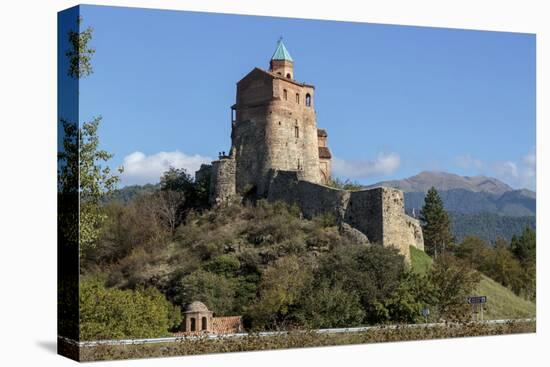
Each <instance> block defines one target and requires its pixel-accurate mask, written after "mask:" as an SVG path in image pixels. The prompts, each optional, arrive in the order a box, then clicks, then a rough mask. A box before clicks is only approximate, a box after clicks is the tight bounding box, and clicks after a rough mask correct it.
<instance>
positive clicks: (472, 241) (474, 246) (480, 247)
mask: <svg viewBox="0 0 550 367" xmlns="http://www.w3.org/2000/svg"><path fill="white" fill-rule="evenodd" d="M490 253H491V250H490V249H489V246H488V244H487V243H486V242H485V241H483V240H482V239H481V238H479V237H476V236H468V237H466V238H465V239H464V241H462V243H461V244H460V245H459V246H457V247H456V251H455V254H456V256H457V257H459V258H460V259H462V260H464V261H466V262H467V263H468V264H469V265H470V266H471V267H472V268H474V269H481V268H482V267H483V265H484V263H485V262H486V260H487V258H488V257H489V255H490Z"/></svg>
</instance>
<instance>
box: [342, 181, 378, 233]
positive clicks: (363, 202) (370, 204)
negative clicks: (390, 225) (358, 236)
mask: <svg viewBox="0 0 550 367" xmlns="http://www.w3.org/2000/svg"><path fill="white" fill-rule="evenodd" d="M344 220H345V221H346V223H349V224H350V225H351V226H353V227H354V228H357V229H358V230H360V231H361V232H363V233H365V234H366V235H367V237H368V238H369V241H370V242H372V243H378V244H383V242H384V232H383V220H382V196H381V195H380V192H379V191H378V190H377V189H373V190H362V191H352V192H351V193H350V202H349V205H348V206H347V208H346V212H345V216H344Z"/></svg>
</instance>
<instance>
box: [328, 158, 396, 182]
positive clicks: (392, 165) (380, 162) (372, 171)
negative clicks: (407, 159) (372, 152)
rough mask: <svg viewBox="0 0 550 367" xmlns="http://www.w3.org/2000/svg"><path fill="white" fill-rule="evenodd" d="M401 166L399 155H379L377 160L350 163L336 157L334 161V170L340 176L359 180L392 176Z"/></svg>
mask: <svg viewBox="0 0 550 367" xmlns="http://www.w3.org/2000/svg"><path fill="white" fill-rule="evenodd" d="M400 164H401V158H400V157H399V154H397V153H379V154H378V156H377V157H376V159H375V160H357V161H348V160H344V159H339V158H336V157H335V158H333V161H332V170H333V171H334V173H335V174H336V175H338V176H343V177H346V178H357V179H359V178H368V177H372V176H377V175H389V174H392V173H393V172H395V171H396V170H397V169H398V168H399V166H400Z"/></svg>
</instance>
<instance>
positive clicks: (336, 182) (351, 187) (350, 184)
mask: <svg viewBox="0 0 550 367" xmlns="http://www.w3.org/2000/svg"><path fill="white" fill-rule="evenodd" d="M327 186H330V187H333V188H335V189H340V190H348V191H358V190H362V189H363V186H362V185H361V184H360V183H358V182H354V181H350V180H349V179H346V180H345V181H344V180H342V179H340V178H338V177H331V178H330V180H329V181H328V183H327Z"/></svg>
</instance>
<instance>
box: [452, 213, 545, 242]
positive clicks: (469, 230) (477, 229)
mask: <svg viewBox="0 0 550 367" xmlns="http://www.w3.org/2000/svg"><path fill="white" fill-rule="evenodd" d="M449 216H450V217H451V224H452V229H453V235H454V236H455V237H456V240H457V241H462V240H464V238H466V237H467V236H471V235H475V236H476V237H480V238H482V239H483V240H485V241H488V242H495V241H496V239H497V238H498V237H502V238H504V239H506V240H507V241H510V240H511V239H512V236H514V235H516V234H518V233H520V232H521V231H522V230H523V229H524V228H525V227H530V228H533V229H534V228H535V225H536V218H535V216H521V217H518V216H514V217H511V216H505V215H500V214H497V213H488V212H482V213H467V214H466V213H457V212H449Z"/></svg>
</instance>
